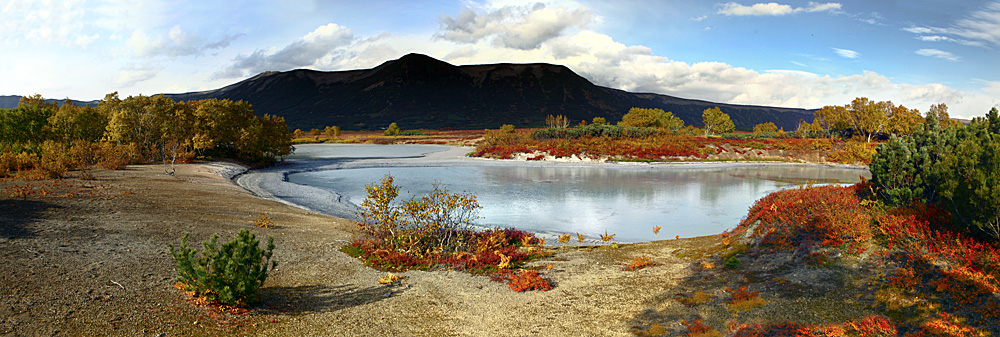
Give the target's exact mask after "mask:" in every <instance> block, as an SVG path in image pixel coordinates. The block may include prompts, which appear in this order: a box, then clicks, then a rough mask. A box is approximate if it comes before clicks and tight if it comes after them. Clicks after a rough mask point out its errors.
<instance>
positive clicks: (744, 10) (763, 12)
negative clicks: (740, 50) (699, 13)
mask: <svg viewBox="0 0 1000 337" xmlns="http://www.w3.org/2000/svg"><path fill="white" fill-rule="evenodd" d="M841 7H842V6H841V4H839V3H835V2H829V3H817V2H809V5H808V6H806V7H797V8H792V6H789V5H785V4H779V3H776V2H769V3H756V4H753V5H750V6H744V5H741V4H738V3H735V2H728V3H725V4H723V5H722V8H721V9H719V11H718V13H719V14H723V15H726V16H780V15H788V14H793V13H800V12H808V13H814V12H836V11H839V10H840V8H841Z"/></svg>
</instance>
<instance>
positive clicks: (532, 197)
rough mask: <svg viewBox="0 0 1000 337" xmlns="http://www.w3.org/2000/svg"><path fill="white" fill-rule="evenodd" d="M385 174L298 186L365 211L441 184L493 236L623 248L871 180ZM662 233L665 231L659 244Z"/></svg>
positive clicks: (662, 173) (408, 169)
mask: <svg viewBox="0 0 1000 337" xmlns="http://www.w3.org/2000/svg"><path fill="white" fill-rule="evenodd" d="M297 148H298V150H296V153H297V155H298V156H300V157H299V158H323V159H322V160H330V161H332V162H336V161H337V160H338V159H337V158H341V159H340V160H348V159H345V158H350V159H349V160H350V161H351V162H352V163H353V164H354V165H355V166H357V165H359V162H360V163H363V162H364V161H365V160H366V158H369V159H373V158H417V157H419V156H420V155H422V154H426V153H433V152H438V151H443V150H445V149H448V147H442V146H409V145H405V146H403V145H396V146H378V145H359V146H344V145H339V146H334V147H330V146H329V145H327V146H326V147H320V146H312V147H305V148H303V147H302V146H298V147H297ZM394 163H395V164H389V165H386V164H385V163H381V164H380V165H379V166H381V167H363V166H364V165H360V166H359V167H360V168H338V169H320V170H315V171H311V172H301V173H293V174H289V175H288V176H287V179H288V181H289V182H291V183H295V184H300V185H308V186H314V187H318V188H321V189H325V190H329V191H335V192H336V193H338V194H339V195H343V196H345V197H346V198H345V199H346V200H344V201H345V202H351V203H354V204H360V203H361V200H363V199H364V197H365V186H366V185H368V184H372V183H375V182H378V181H380V180H381V179H382V178H383V177H384V176H385V175H386V174H391V175H393V177H394V178H395V184H396V185H397V186H401V193H400V197H399V198H398V199H397V201H404V200H408V199H409V198H410V197H411V196H415V195H416V196H419V195H423V194H425V193H427V192H429V191H430V190H431V189H432V183H434V182H435V181H437V182H440V183H441V184H442V185H443V186H445V187H446V188H448V189H449V190H450V191H451V192H461V191H466V192H474V193H475V194H476V195H477V197H478V199H479V204H480V205H481V206H483V209H482V210H481V211H480V216H481V217H482V218H481V219H480V220H479V221H478V223H479V224H480V225H482V226H486V227H494V226H501V227H514V228H519V229H524V230H529V231H534V232H542V233H550V234H561V233H570V234H575V233H581V234H584V235H587V236H589V237H592V238H593V237H598V236H599V234H604V233H605V231H607V233H610V234H615V235H616V236H615V240H616V241H618V242H644V241H651V240H658V239H667V238H673V237H674V236H675V235H679V236H681V237H693V236H702V235H712V234H719V233H721V232H723V231H725V230H727V229H730V228H733V227H734V226H736V225H737V224H738V223H739V221H740V219H742V218H743V217H744V216H745V215H746V212H747V210H748V209H749V207H750V206H751V205H752V204H753V203H754V201H756V200H757V199H760V198H761V197H763V196H765V195H767V194H768V193H771V192H774V191H777V190H780V189H783V188H790V187H795V186H799V185H803V184H807V183H812V184H852V183H855V182H858V181H859V180H860V178H859V176H861V175H864V176H868V171H867V170H859V169H851V168H839V167H826V166H819V165H799V164H784V163H776V164H762V163H706V164H696V165H687V164H653V165H649V164H589V165H582V164H581V165H577V164H571V163H537V162H510V161H505V162H503V163H499V161H492V160H481V159H464V160H461V159H459V160H451V161H448V162H447V163H446V165H444V166H435V163H434V161H427V160H423V161H421V160H420V159H414V162H413V163H407V161H406V160H405V159H400V160H398V161H396V162H394ZM654 226H663V228H662V230H661V231H660V233H659V234H658V235H656V234H654V233H653V227H654Z"/></svg>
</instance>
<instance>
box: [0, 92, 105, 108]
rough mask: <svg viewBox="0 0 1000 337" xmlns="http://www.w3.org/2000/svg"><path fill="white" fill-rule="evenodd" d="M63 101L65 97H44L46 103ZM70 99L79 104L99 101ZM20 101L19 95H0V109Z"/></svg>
mask: <svg viewBox="0 0 1000 337" xmlns="http://www.w3.org/2000/svg"><path fill="white" fill-rule="evenodd" d="M65 101H66V100H65V99H54V98H47V99H45V102H46V103H56V104H58V105H63V103H65ZM70 101H71V102H73V104H76V105H81V106H83V105H89V106H97V103H100V101H77V100H70ZM20 102H21V96H17V95H6V96H3V95H0V109H10V108H16V107H17V105H18V104H19V103H20Z"/></svg>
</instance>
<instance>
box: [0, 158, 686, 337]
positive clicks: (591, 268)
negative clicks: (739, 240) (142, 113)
mask: <svg viewBox="0 0 1000 337" xmlns="http://www.w3.org/2000/svg"><path fill="white" fill-rule="evenodd" d="M240 170H241V168H240V167H239V166H235V165H231V164H219V163H211V164H192V165H180V166H178V170H177V174H176V175H174V176H167V175H164V174H163V171H162V168H161V167H159V166H158V165H150V166H131V167H129V169H128V170H125V171H104V170H98V171H95V172H94V175H95V176H96V178H95V179H94V180H80V179H65V180H61V181H59V182H58V183H59V184H61V185H65V184H76V185H79V186H86V187H78V188H80V189H83V190H85V191H91V190H93V191H97V192H96V193H95V194H93V195H92V196H91V195H90V194H84V195H82V196H77V197H72V198H61V197H53V196H45V197H30V198H25V199H5V200H3V201H2V203H3V208H2V210H3V211H2V213H0V223H3V224H4V225H3V227H2V228H3V231H2V233H0V234H2V235H0V244H2V245H3V246H4V249H3V250H2V251H0V255H2V257H3V258H4V259H5V261H6V265H7V266H10V267H9V268H10V269H8V271H7V272H6V273H0V295H2V299H0V334H5V335H13V336H28V335H32V336H35V335H73V336H76V335H120V336H161V335H164V334H165V336H189V335H224V336H228V335H255V336H292V335H294V336H331V335H383V336H386V335H397V336H407V335H433V336H441V335H476V336H479V335H492V336H505V335H507V336H524V335H550V336H551V335H628V334H629V333H628V329H629V327H630V326H631V324H630V322H631V321H632V320H634V319H636V317H637V316H638V315H640V314H641V313H642V312H643V311H645V310H647V309H650V308H653V307H655V306H657V305H658V304H656V303H659V302H662V301H663V299H664V298H668V297H669V296H670V290H669V289H670V287H672V286H673V285H676V284H677V283H679V282H680V280H681V279H679V277H682V276H683V275H685V273H687V272H685V271H684V268H685V265H686V264H685V263H683V262H682V261H681V260H679V259H677V258H675V257H673V254H672V253H671V252H672V251H674V250H676V249H679V248H681V247H685V246H690V245H697V244H698V242H697V241H696V240H680V241H672V242H667V243H656V244H643V245H635V246H628V247H625V248H621V249H614V250H611V249H606V250H594V251H593V252H587V251H585V250H579V249H576V248H566V249H565V250H560V252H559V253H558V254H557V255H556V258H554V259H552V260H547V261H538V262H536V263H535V264H536V265H539V264H540V265H548V264H551V265H552V266H553V268H552V269H551V270H549V271H547V272H546V273H545V275H546V277H547V278H550V279H552V280H553V281H554V282H555V283H556V284H558V287H557V288H556V289H555V290H552V291H548V292H529V293H516V292H513V291H511V290H510V289H508V288H507V286H506V285H504V284H501V283H496V282H492V281H490V280H489V278H488V277H485V276H474V275H469V274H465V273H461V272H452V271H435V272H422V271H410V272H406V273H403V275H404V276H406V279H405V281H404V282H403V284H402V285H400V286H395V287H386V286H381V285H378V284H377V279H378V276H380V275H384V273H381V272H378V271H376V270H372V269H370V268H367V267H365V266H363V265H362V264H361V263H360V262H359V261H357V260H355V259H353V258H351V257H349V256H347V255H346V254H343V253H341V252H339V251H338V248H339V247H340V246H342V245H344V244H345V243H347V242H348V241H349V240H350V239H351V230H352V227H353V226H352V225H351V223H350V222H348V221H345V220H343V219H338V218H334V217H329V216H326V215H320V214H316V213H313V212H308V211H305V210H302V209H300V208H297V207H292V206H289V205H287V204H284V203H280V202H275V201H272V200H267V199H263V198H258V197H256V196H254V195H253V194H251V193H249V192H247V191H245V190H244V189H242V188H240V187H238V186H236V185H235V184H233V183H232V182H231V181H229V180H227V179H226V178H225V177H224V176H227V175H230V174H234V173H236V172H239V171H240ZM220 174H221V175H220ZM10 183H11V182H8V183H7V184H10ZM31 184H36V185H42V184H48V182H31ZM261 213H267V214H268V215H269V216H270V218H271V219H272V220H273V222H274V224H275V227H273V228H270V229H264V228H257V227H255V226H252V225H251V223H252V221H253V219H254V218H256V217H257V216H259V215H260V214H261ZM241 229H249V230H251V231H252V232H254V233H256V234H257V235H258V236H259V237H265V236H274V237H275V243H276V245H277V248H276V249H275V256H274V259H275V260H276V261H278V263H279V265H278V268H277V269H276V270H274V271H273V272H272V274H271V276H270V277H269V278H268V280H267V282H266V283H265V287H264V288H263V289H262V290H261V301H260V303H259V304H258V305H257V306H255V307H254V311H253V312H252V313H250V314H236V315H234V314H230V313H222V312H218V311H217V310H214V309H211V308H207V307H201V306H197V305H195V304H194V303H191V302H189V301H187V299H186V295H184V294H183V293H181V292H180V291H178V290H176V289H174V288H173V287H172V285H173V282H174V278H175V269H174V264H173V261H172V259H171V258H170V256H169V254H168V249H167V244H168V243H175V244H176V243H179V242H180V238H181V236H182V235H183V234H184V233H185V232H190V233H191V239H192V241H195V242H200V241H203V240H206V239H208V238H210V237H211V235H212V234H219V235H220V236H221V237H222V238H224V239H228V238H231V237H232V236H233V235H235V233H236V232H238V231H239V230H241ZM641 254H646V255H649V256H651V257H653V258H654V259H656V260H657V262H660V263H663V264H664V265H663V266H660V267H656V268H650V269H646V270H643V271H639V272H624V271H622V270H621V266H622V265H624V264H626V263H627V262H628V261H629V259H631V257H633V256H637V255H641ZM633 289H643V290H642V291H641V292H636V291H634V290H633ZM664 296H666V297H664Z"/></svg>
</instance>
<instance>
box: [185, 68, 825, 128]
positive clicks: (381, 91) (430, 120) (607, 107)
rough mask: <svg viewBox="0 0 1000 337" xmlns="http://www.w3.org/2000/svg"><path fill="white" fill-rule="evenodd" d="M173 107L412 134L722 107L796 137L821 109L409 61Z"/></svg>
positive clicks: (298, 76) (547, 72) (530, 71)
mask: <svg viewBox="0 0 1000 337" xmlns="http://www.w3.org/2000/svg"><path fill="white" fill-rule="evenodd" d="M167 97H170V98H172V99H174V100H178V101H185V100H197V99H207V98H218V99H231V100H246V101H248V102H250V103H251V104H253V107H254V110H255V111H256V112H257V113H258V114H260V115H263V114H265V113H267V114H272V115H278V116H283V117H285V121H286V122H287V123H288V125H289V127H291V128H293V129H304V130H308V129H312V128H319V129H322V128H323V127H324V126H328V125H337V126H340V127H342V128H344V129H375V128H379V127H385V126H386V125H389V123H394V122H395V123H397V124H398V125H399V126H400V127H401V128H404V129H417V128H452V129H470V128H497V127H499V126H500V125H502V124H514V125H515V126H518V127H531V126H542V125H544V123H545V117H546V116H547V115H550V114H551V115H559V114H562V115H565V116H567V117H568V118H570V120H572V121H574V122H577V121H579V120H584V119H585V120H587V121H588V122H589V121H590V120H591V119H593V118H594V117H604V118H606V119H607V120H608V121H610V122H615V121H618V120H620V119H621V116H622V115H624V114H625V113H626V112H628V110H629V109H630V108H632V107H644V108H661V109H663V110H666V111H672V112H673V113H674V114H675V115H676V116H678V117H680V118H681V119H683V120H684V122H685V123H686V124H693V125H701V113H702V111H704V110H705V109H707V108H712V107H716V106H718V107H719V108H721V109H722V111H723V112H726V113H728V114H729V115H730V116H731V118H732V119H733V122H734V123H735V124H736V127H737V128H739V129H745V130H749V129H752V128H753V126H754V125H756V124H758V123H766V122H774V123H775V124H777V125H778V126H779V127H783V128H785V129H786V130H794V129H795V127H796V126H797V125H798V122H799V121H800V120H806V121H812V117H813V116H812V112H813V110H806V109H792V108H775V107H764V106H746V105H732V104H719V103H712V102H707V101H699V100H690V99H682V98H677V97H671V96H667V95H659V94H648V93H631V92H626V91H622V90H617V89H612V88H606V87H601V86H597V85H594V84H593V83H591V82H590V81H588V80H587V79H585V78H583V77H581V76H580V75H577V74H576V73H574V72H573V71H572V70H570V69H569V68H567V67H565V66H561V65H552V64H543V63H535V64H508V63H501V64H486V65H467V66H454V65H451V64H448V63H446V62H443V61H440V60H437V59H434V58H431V57H429V56H426V55H420V54H408V55H405V56H403V57H401V58H399V59H398V60H391V61H387V62H385V63H383V64H381V65H379V66H377V67H375V68H372V69H364V70H350V71H335V72H322V71H314V70H304V69H299V70H291V71H286V72H265V73H261V74H259V75H257V76H254V77H252V78H249V79H246V80H243V81H240V82H237V83H235V84H232V85H229V86H226V87H223V88H221V89H216V90H209V91H202V92H192V93H184V94H168V95H167Z"/></svg>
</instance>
